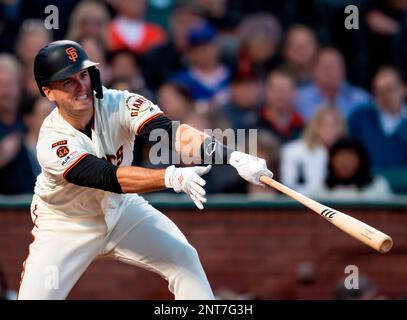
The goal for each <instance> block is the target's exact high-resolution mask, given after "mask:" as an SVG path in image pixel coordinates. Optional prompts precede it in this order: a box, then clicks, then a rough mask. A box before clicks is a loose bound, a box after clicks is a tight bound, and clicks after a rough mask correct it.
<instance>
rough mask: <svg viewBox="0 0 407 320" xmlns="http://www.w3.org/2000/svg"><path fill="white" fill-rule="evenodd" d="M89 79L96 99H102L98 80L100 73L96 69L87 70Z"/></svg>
mask: <svg viewBox="0 0 407 320" xmlns="http://www.w3.org/2000/svg"><path fill="white" fill-rule="evenodd" d="M88 71H89V77H90V80H91V82H92V89H93V90H95V91H96V98H98V99H103V89H102V81H101V80H100V71H99V70H98V69H97V68H96V67H90V68H88Z"/></svg>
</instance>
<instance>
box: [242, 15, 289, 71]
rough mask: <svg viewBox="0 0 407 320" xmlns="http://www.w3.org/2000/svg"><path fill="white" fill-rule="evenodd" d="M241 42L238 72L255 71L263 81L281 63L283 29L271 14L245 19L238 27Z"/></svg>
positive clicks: (251, 16)
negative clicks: (279, 51) (279, 54)
mask: <svg viewBox="0 0 407 320" xmlns="http://www.w3.org/2000/svg"><path fill="white" fill-rule="evenodd" d="M237 36H238V38H239V41H240V47H239V52H238V57H237V59H238V61H237V66H236V69H237V70H238V71H245V72H247V71H248V70H253V71H254V72H256V73H257V74H259V75H260V76H261V77H262V78H263V79H265V78H266V76H267V74H268V72H269V71H270V70H271V69H273V68H274V67H276V66H277V65H278V64H279V63H280V60H281V59H280V58H279V56H278V50H279V47H280V42H281V40H282V36H283V35H282V28H281V25H280V22H279V21H278V19H277V18H276V17H274V16H273V15H271V14H269V13H256V14H253V15H249V16H247V17H245V18H244V19H243V20H242V21H241V23H240V24H239V26H238V27H237Z"/></svg>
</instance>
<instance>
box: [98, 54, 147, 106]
mask: <svg viewBox="0 0 407 320" xmlns="http://www.w3.org/2000/svg"><path fill="white" fill-rule="evenodd" d="M96 61H97V60H96ZM110 73H111V74H110V76H111V78H112V80H116V79H128V80H129V81H130V82H131V87H132V88H133V90H134V92H137V93H138V94H141V95H143V96H145V97H146V98H148V99H152V98H153V93H152V92H151V91H150V90H149V89H148V88H147V86H146V82H145V80H144V76H143V74H142V72H141V69H140V66H139V62H138V60H137V56H136V55H135V54H134V53H133V52H132V51H131V50H129V49H121V50H118V51H115V52H113V53H112V54H111V58H110Z"/></svg>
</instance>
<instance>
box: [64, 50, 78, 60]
mask: <svg viewBox="0 0 407 320" xmlns="http://www.w3.org/2000/svg"><path fill="white" fill-rule="evenodd" d="M65 52H66V54H67V55H68V58H69V60H72V61H73V62H76V59H78V53H77V52H76V49H75V48H74V47H69V48H66V49H65Z"/></svg>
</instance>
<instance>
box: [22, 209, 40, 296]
mask: <svg viewBox="0 0 407 320" xmlns="http://www.w3.org/2000/svg"><path fill="white" fill-rule="evenodd" d="M36 211H37V205H35V206H34V210H33V215H34V216H35V219H34V227H35V228H38V226H37V219H38V215H37V214H36ZM30 234H31V236H32V237H33V239H32V241H31V243H30V245H29V246H28V255H27V258H25V260H24V262H23V271H21V279H20V283H19V285H18V293H17V300H18V295H19V294H20V288H21V283H22V282H23V278H24V275H25V266H26V264H27V260H28V258H29V257H30V247H31V245H32V244H33V243H34V241H35V236H34V234H33V231H32V230H31V231H30Z"/></svg>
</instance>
